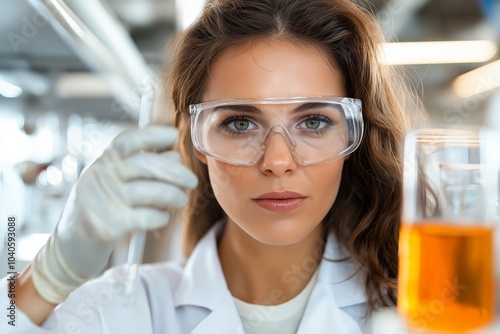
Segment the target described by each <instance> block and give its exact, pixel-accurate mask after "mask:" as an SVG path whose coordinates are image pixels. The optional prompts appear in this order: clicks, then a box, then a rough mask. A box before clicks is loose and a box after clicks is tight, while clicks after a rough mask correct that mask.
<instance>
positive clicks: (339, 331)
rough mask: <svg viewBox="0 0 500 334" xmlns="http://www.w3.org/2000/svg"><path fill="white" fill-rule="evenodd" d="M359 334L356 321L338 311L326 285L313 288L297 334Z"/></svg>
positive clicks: (319, 283)
mask: <svg viewBox="0 0 500 334" xmlns="http://www.w3.org/2000/svg"><path fill="white" fill-rule="evenodd" d="M310 333H315V334H330V333H336V334H361V328H360V327H359V325H358V324H357V323H356V321H355V320H354V319H353V318H351V317H350V316H349V315H348V314H346V313H345V312H344V311H342V309H340V308H339V307H338V305H337V303H336V301H335V295H334V294H333V289H332V288H331V286H329V285H328V284H327V283H324V282H317V284H316V286H315V287H314V290H313V292H312V293H311V296H310V297H309V302H308V304H307V307H306V310H305V312H304V316H303V317H302V321H301V323H300V326H299V329H298V331H297V334H310Z"/></svg>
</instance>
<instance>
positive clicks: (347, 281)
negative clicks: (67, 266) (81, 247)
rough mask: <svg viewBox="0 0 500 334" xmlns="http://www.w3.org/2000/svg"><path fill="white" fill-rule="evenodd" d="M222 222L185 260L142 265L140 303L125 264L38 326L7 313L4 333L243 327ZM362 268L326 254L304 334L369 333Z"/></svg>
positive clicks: (335, 248) (228, 333)
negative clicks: (131, 298)
mask: <svg viewBox="0 0 500 334" xmlns="http://www.w3.org/2000/svg"><path fill="white" fill-rule="evenodd" d="M220 228H221V224H218V225H216V226H215V227H214V228H212V229H211V230H210V231H209V232H208V233H207V235H206V236H205V237H203V239H202V240H200V242H199V243H198V245H197V246H196V248H195V250H194V251H193V253H192V255H191V256H190V257H189V259H188V260H187V261H184V262H183V263H180V264H179V263H172V262H166V263H159V264H152V265H144V266H142V268H141V270H140V273H141V278H142V281H141V285H140V290H139V292H138V295H137V300H136V303H135V305H133V306H132V307H126V306H124V304H123V303H122V292H123V283H122V282H123V278H124V270H123V267H120V268H113V269H110V270H108V271H107V272H106V273H105V274H104V275H103V276H102V277H99V278H97V279H95V280H92V281H90V282H87V283H86V284H84V285H83V286H81V287H80V288H79V289H77V290H75V291H74V292H73V293H72V294H71V295H70V296H69V297H68V299H67V300H66V301H65V302H63V303H61V304H60V305H59V306H58V307H57V308H56V309H55V310H54V311H53V312H52V314H51V315H50V316H49V317H48V318H47V319H46V321H45V322H44V323H43V325H42V327H41V328H40V327H37V326H35V325H34V324H33V323H31V321H30V320H29V319H28V318H27V316H26V315H25V314H23V313H22V312H21V311H20V310H17V313H16V319H15V320H16V321H15V324H16V326H15V327H13V326H11V325H9V324H8V321H10V319H9V318H6V317H5V315H3V314H2V316H1V317H0V319H2V320H1V322H0V333H2V334H8V333H30V334H37V333H57V334H60V333H61V334H62V333H92V334H97V333H102V334H109V333H120V334H123V333H134V334H135V333H140V334H152V333H155V334H158V333H162V334H184V333H192V334H211V333H213V334H233V333H234V334H243V333H244V330H243V326H242V323H241V321H240V318H239V315H238V312H237V310H236V307H235V305H234V302H233V297H232V296H231V293H230V292H229V290H228V289H227V285H226V280H225V278H224V275H223V272H222V268H221V265H220V261H219V257H218V253H217V244H216V237H217V233H218V230H220ZM345 255H346V252H345V250H344V248H343V247H341V246H340V244H339V243H338V242H337V240H336V238H335V237H334V236H333V235H332V236H330V237H329V238H328V242H327V244H326V247H325V256H326V257H327V258H329V259H341V258H344V257H345ZM363 280H364V277H363V274H362V273H361V272H360V271H358V272H357V273H356V274H355V268H354V267H353V265H352V263H351V262H349V261H343V262H332V261H326V260H324V259H323V260H322V261H321V263H320V267H319V273H318V279H317V282H316V284H315V286H314V288H313V291H312V293H311V296H310V298H309V301H308V304H307V306H306V310H305V313H304V316H303V318H302V321H301V323H300V326H299V329H298V331H297V333H298V334H311V333H314V334H322V333H325V334H326V333H329V334H330V333H333V332H335V333H336V334H355V333H370V332H371V329H370V324H369V321H365V319H364V318H363V317H364V316H365V312H366V295H365V289H364V286H363ZM6 289H7V282H6V279H5V278H4V279H3V280H2V281H0V291H1V295H0V303H1V304H2V307H1V310H2V313H5V314H7V311H6V308H7V307H8V302H9V300H8V298H7V290H6Z"/></svg>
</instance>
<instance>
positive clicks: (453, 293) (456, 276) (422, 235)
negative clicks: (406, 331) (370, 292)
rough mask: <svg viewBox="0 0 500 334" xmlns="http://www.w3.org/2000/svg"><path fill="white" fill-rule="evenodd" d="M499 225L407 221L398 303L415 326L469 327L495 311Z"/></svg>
mask: <svg viewBox="0 0 500 334" xmlns="http://www.w3.org/2000/svg"><path fill="white" fill-rule="evenodd" d="M493 275H494V274H493V228H488V227H482V226H456V225H447V224H443V223H441V224H439V223H432V222H429V223H423V224H417V225H407V224H402V225H401V230H400V235H399V288H398V289H399V290H398V309H399V311H400V313H401V314H402V315H403V317H404V318H405V320H406V321H407V323H408V324H409V325H410V327H413V328H419V329H422V328H425V329H432V330H442V331H449V332H464V331H467V330H471V329H474V328H479V327H482V326H485V325H488V324H489V323H490V322H492V321H493V317H494V314H495V304H494V303H495V301H494V295H495V290H494V277H493Z"/></svg>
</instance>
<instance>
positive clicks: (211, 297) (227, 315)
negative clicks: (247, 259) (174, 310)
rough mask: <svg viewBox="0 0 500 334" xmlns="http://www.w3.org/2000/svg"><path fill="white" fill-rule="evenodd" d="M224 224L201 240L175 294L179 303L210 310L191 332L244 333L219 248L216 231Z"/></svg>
mask: <svg viewBox="0 0 500 334" xmlns="http://www.w3.org/2000/svg"><path fill="white" fill-rule="evenodd" d="M222 227H223V224H222V223H218V224H216V225H215V226H214V227H213V228H212V229H211V230H210V231H209V232H208V233H207V234H206V235H205V236H204V237H203V238H202V239H201V240H200V241H199V242H198V244H197V246H196V247H195V249H194V251H193V253H192V254H191V256H190V258H189V260H188V262H187V263H186V266H185V267H184V272H183V274H182V277H181V280H180V282H179V286H178V288H177V289H176V293H175V295H174V299H175V305H176V307H177V306H186V305H191V306H198V307H203V308H206V309H208V310H209V313H208V315H207V317H205V318H204V319H203V320H202V321H201V322H200V323H199V324H198V325H197V326H196V327H195V328H194V329H193V330H192V331H191V333H192V334H207V333H217V334H244V333H245V332H244V330H243V324H242V323H241V320H240V317H239V315H238V311H237V310H236V306H235V305H234V301H233V297H232V296H231V293H230V291H229V290H228V288H227V284H226V279H225V278H224V273H223V271H222V266H221V264H220V260H219V256H218V252H217V235H218V233H219V232H220V230H221V228H222Z"/></svg>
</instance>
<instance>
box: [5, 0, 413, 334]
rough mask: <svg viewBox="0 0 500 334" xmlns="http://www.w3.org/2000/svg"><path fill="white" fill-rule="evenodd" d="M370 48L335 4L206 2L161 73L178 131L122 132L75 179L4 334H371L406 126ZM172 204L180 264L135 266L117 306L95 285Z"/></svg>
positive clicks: (393, 246)
mask: <svg viewBox="0 0 500 334" xmlns="http://www.w3.org/2000/svg"><path fill="white" fill-rule="evenodd" d="M381 43H382V40H381V37H380V33H379V27H378V26H377V25H376V24H375V23H374V21H373V19H372V17H371V16H370V15H369V14H367V13H365V12H364V11H363V10H362V9H360V8H359V7H358V6H356V5H355V4H353V3H351V2H349V1H347V0H226V1H224V0H217V1H211V2H209V4H208V5H207V6H206V8H205V10H204V12H203V14H202V16H201V18H200V19H199V20H198V21H197V22H196V23H195V24H194V25H193V26H192V27H191V28H190V29H188V31H187V32H186V33H185V35H183V37H182V39H181V41H180V43H179V44H178V46H177V49H176V52H175V56H174V59H173V62H172V64H171V65H170V66H171V71H170V73H169V74H168V76H167V81H168V82H167V83H166V84H165V87H167V88H168V89H166V91H168V92H169V93H167V94H171V96H166V98H169V99H170V98H171V100H172V101H173V105H174V110H175V115H174V116H175V126H176V128H177V129H175V128H172V127H157V126H151V127H148V128H145V129H142V130H135V131H129V132H125V133H123V134H121V135H119V136H118V137H117V138H116V139H115V140H114V142H113V144H112V146H111V147H110V148H109V149H108V150H107V151H106V152H105V153H104V154H103V155H102V157H100V158H99V159H98V160H97V161H96V162H95V163H94V164H93V165H92V166H90V167H89V168H88V169H87V170H86V171H85V172H84V173H83V174H82V175H81V177H80V179H79V181H78V183H77V185H76V187H75V188H74V190H73V192H72V194H71V196H70V198H69V200H68V203H67V205H66V207H65V209H64V211H63V214H62V216H61V218H60V221H59V223H58V225H57V227H56V229H55V230H54V232H53V234H52V235H51V237H50V239H49V241H48V242H47V244H46V245H45V246H44V247H43V248H42V250H41V251H40V252H39V254H38V255H37V256H36V258H35V260H34V261H33V262H32V263H31V265H30V266H29V267H28V268H27V269H26V270H25V271H24V272H22V273H21V274H20V275H19V276H18V277H16V282H17V287H16V294H15V298H12V299H11V300H12V301H15V303H16V306H17V312H18V313H17V322H16V327H15V328H14V327H11V326H9V325H7V324H6V321H5V319H4V321H3V322H2V323H1V324H0V328H1V332H2V333H13V332H15V333H30V334H32V333H144V334H146V333H169V334H172V333H175V334H177V333H281V334H287V333H307V334H310V333H315V334H319V333H331V332H332V330H333V329H334V331H335V332H336V333H369V332H370V322H369V319H370V312H371V311H372V310H373V309H374V308H377V307H380V306H384V305H391V304H394V302H395V287H396V275H397V253H398V247H397V235H398V226H399V216H400V206H401V182H402V176H401V175H402V162H401V159H400V155H401V147H402V141H403V136H404V133H405V130H406V126H407V125H408V121H407V119H406V116H405V114H404V112H403V102H404V94H403V93H404V92H401V87H403V85H402V84H401V83H399V82H396V81H394V79H395V77H394V76H392V75H391V74H390V73H388V70H389V69H388V68H387V67H386V66H385V65H382V64H381V62H380V60H379V57H378V56H379V51H380V50H379V49H380V47H381ZM361 106H362V108H361ZM174 143H176V144H175V145H176V146H174ZM169 147H170V148H171V147H174V148H176V150H175V151H174V150H166V151H165V148H169ZM177 151H178V152H179V153H180V154H179V153H177ZM140 152H145V153H142V154H139V153H140ZM158 152H162V153H158ZM183 206H186V208H185V211H184V228H185V234H184V235H185V240H184V248H185V249H184V250H185V252H186V255H187V260H186V261H185V262H182V263H158V264H152V265H144V266H142V268H141V269H140V275H141V285H140V290H139V294H138V296H137V301H136V303H135V304H134V305H133V307H127V306H126V305H124V304H123V303H122V294H123V280H124V279H123V276H124V270H123V268H113V269H111V270H109V271H107V272H106V273H105V274H104V275H103V276H100V277H98V278H95V277H96V276H98V275H99V274H100V273H101V272H102V271H103V269H104V268H105V266H106V263H107V261H108V258H109V256H110V254H111V251H112V249H113V247H114V244H115V243H116V242H117V241H118V240H120V239H121V238H122V237H123V236H124V235H126V234H127V233H129V232H131V231H133V230H136V229H156V228H160V227H162V226H164V225H165V224H167V222H168V220H169V217H170V215H171V214H173V213H174V211H175V210H176V209H179V208H181V207H183ZM91 278H95V279H93V280H90V279H91ZM89 280H90V281H89ZM87 281H88V282H87ZM85 282H87V283H85ZM84 283H85V284H84ZM7 286H8V281H7V280H6V279H4V280H3V282H2V286H1V289H2V291H4V293H2V295H1V297H0V298H1V300H2V303H3V305H5V307H8V305H9V303H10V301H11V300H9V299H8V297H7ZM3 309H4V310H5V308H3Z"/></svg>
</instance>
